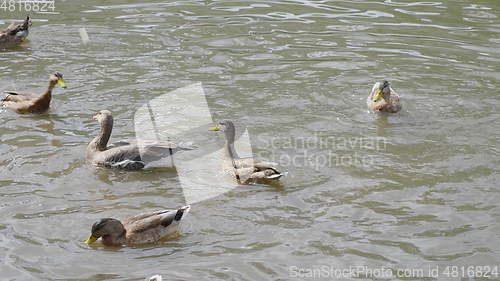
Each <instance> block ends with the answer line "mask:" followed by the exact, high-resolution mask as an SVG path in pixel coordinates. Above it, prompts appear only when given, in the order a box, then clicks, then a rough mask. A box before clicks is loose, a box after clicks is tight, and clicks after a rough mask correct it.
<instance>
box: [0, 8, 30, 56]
mask: <svg viewBox="0 0 500 281" xmlns="http://www.w3.org/2000/svg"><path fill="white" fill-rule="evenodd" d="M30 26H31V20H30V17H29V16H27V17H26V19H25V20H24V22H23V23H19V24H15V23H11V24H10V25H9V26H8V27H7V28H6V29H4V30H2V31H0V49H4V48H11V47H14V46H17V45H19V44H21V42H23V41H24V39H26V37H28V34H29V28H30Z"/></svg>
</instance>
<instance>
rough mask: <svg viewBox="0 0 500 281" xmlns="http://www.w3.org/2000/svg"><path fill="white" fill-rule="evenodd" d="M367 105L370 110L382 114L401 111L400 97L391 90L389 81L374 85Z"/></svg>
mask: <svg viewBox="0 0 500 281" xmlns="http://www.w3.org/2000/svg"><path fill="white" fill-rule="evenodd" d="M366 104H367V105H368V107H369V108H370V109H372V110H378V111H382V112H389V113H396V112H398V111H400V110H401V102H400V101H399V95H398V94H397V93H396V91H394V89H392V88H391V84H390V83H389V82H388V81H384V82H382V83H380V82H377V83H375V85H373V88H372V91H371V93H370V95H369V96H368V99H367V100H366Z"/></svg>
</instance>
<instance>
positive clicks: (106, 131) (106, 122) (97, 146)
mask: <svg viewBox="0 0 500 281" xmlns="http://www.w3.org/2000/svg"><path fill="white" fill-rule="evenodd" d="M112 130H113V117H112V116H107V117H106V118H105V119H103V120H102V121H101V130H100V131H99V134H98V135H97V137H95V138H94V139H93V140H92V142H91V143H90V145H89V147H90V148H91V149H93V150H98V151H104V150H106V146H107V145H108V141H109V138H110V137H111V131H112Z"/></svg>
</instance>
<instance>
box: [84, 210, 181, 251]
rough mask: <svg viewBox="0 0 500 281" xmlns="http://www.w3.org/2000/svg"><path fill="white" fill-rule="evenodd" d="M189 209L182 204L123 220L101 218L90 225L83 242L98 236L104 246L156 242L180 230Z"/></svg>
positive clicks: (89, 242)
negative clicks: (181, 205) (90, 228)
mask: <svg viewBox="0 0 500 281" xmlns="http://www.w3.org/2000/svg"><path fill="white" fill-rule="evenodd" d="M189 209H190V207H189V206H184V207H182V208H179V209H177V210H173V211H172V210H162V211H157V212H150V213H143V214H139V215H136V216H132V217H129V218H127V219H125V220H123V221H119V220H117V219H113V218H105V219H101V220H99V221H98V222H96V223H94V224H93V225H92V231H91V233H90V235H89V237H88V238H87V240H85V243H86V244H88V245H90V244H92V243H94V242H95V241H97V240H98V239H99V238H101V240H102V243H103V244H104V245H105V246H132V245H138V244H143V243H153V242H157V241H159V240H161V239H162V238H163V237H165V236H167V235H169V234H173V233H176V232H179V231H180V222H181V219H182V218H183V217H184V216H185V214H187V213H188V212H189Z"/></svg>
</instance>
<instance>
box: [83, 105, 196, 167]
mask: <svg viewBox="0 0 500 281" xmlns="http://www.w3.org/2000/svg"><path fill="white" fill-rule="evenodd" d="M92 119H94V120H97V121H98V122H99V124H100V126H101V129H100V131H99V134H98V135H97V136H96V137H95V138H94V139H93V140H92V141H91V142H90V143H89V144H88V146H87V150H86V159H87V161H89V162H90V163H92V164H93V165H94V166H100V167H107V168H120V169H126V170H139V169H142V168H144V167H145V166H146V165H147V164H149V163H151V162H154V161H157V160H160V159H162V158H164V157H171V156H172V155H173V154H174V153H176V152H179V151H182V150H191V149H193V147H191V146H182V145H181V144H176V143H173V142H169V141H143V142H142V143H141V145H140V146H139V145H138V144H137V143H130V142H127V141H119V142H116V143H113V144H111V145H109V146H108V141H109V139H110V137H111V131H112V130H113V115H112V113H111V111H109V110H101V111H99V112H98V113H97V114H96V115H94V116H93V117H92Z"/></svg>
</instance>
